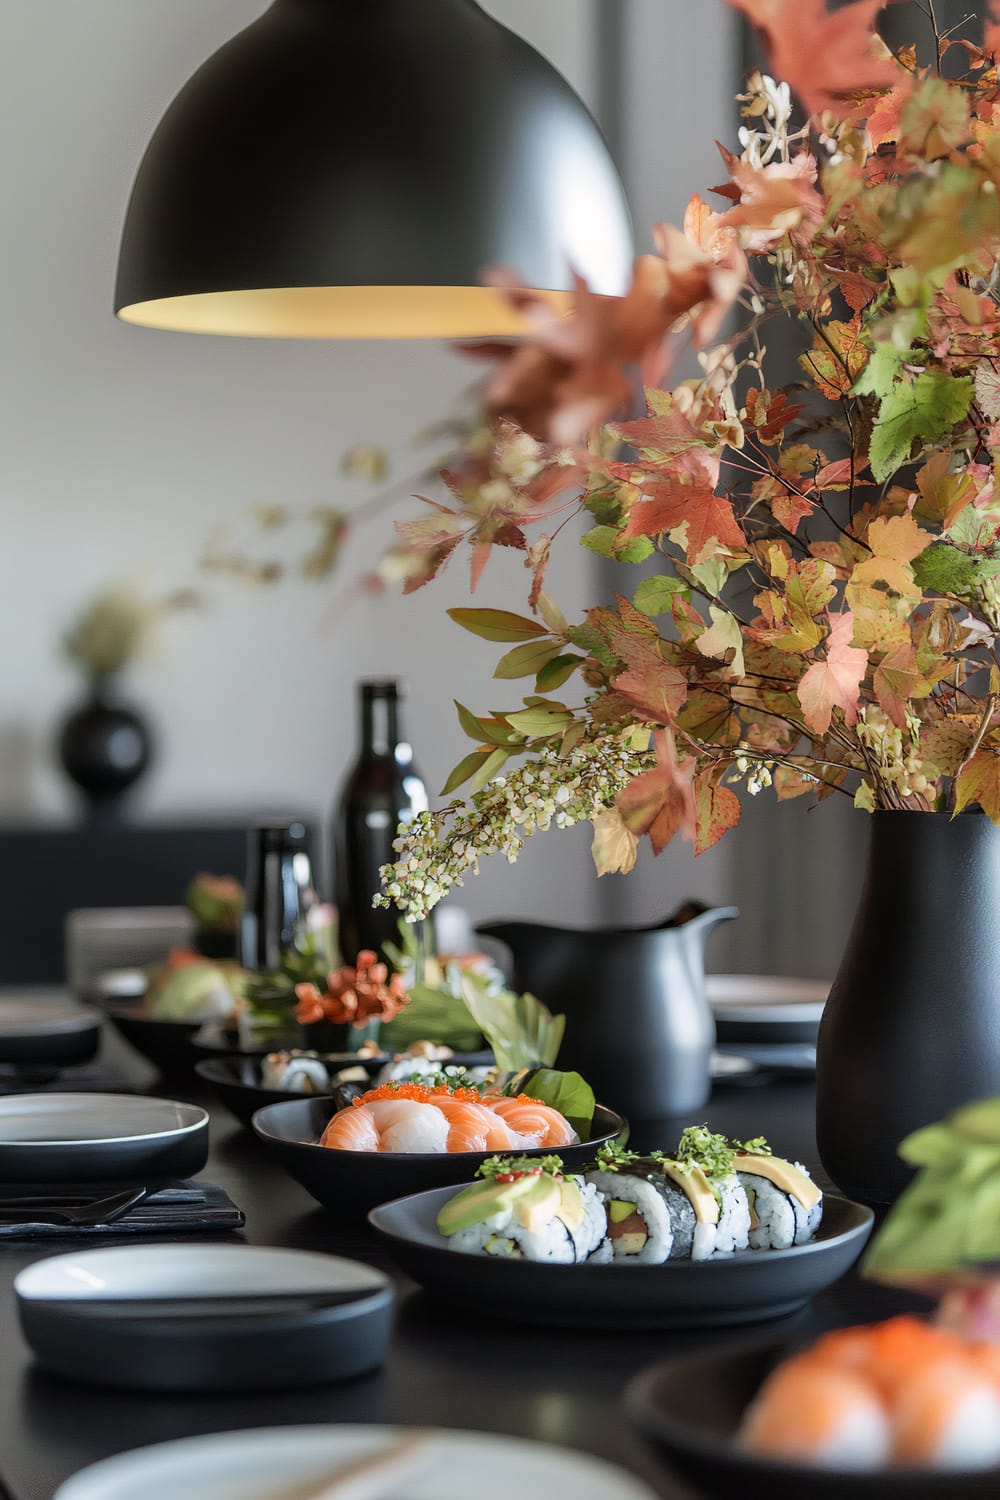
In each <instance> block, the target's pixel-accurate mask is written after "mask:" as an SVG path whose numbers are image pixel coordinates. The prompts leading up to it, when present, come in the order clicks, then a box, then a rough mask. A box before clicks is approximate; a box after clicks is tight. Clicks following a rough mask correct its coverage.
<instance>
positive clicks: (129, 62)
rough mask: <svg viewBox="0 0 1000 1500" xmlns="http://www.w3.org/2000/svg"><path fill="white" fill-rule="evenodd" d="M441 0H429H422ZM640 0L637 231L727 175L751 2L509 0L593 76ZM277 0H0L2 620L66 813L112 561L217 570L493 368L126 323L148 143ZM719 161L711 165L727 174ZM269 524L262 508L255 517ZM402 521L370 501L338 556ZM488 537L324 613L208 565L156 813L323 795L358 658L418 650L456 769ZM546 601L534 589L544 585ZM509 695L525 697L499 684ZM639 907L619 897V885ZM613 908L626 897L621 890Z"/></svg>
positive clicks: (486, 897)
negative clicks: (368, 515) (607, 36)
mask: <svg viewBox="0 0 1000 1500" xmlns="http://www.w3.org/2000/svg"><path fill="white" fill-rule="evenodd" d="M415 3H416V0H415ZM597 5H604V6H607V5H614V6H616V7H618V9H619V12H620V14H621V17H622V19H623V22H624V23H625V64H626V68H627V74H626V79H625V87H624V89H623V94H624V97H625V100H626V105H627V109H626V118H625V121H624V127H625V128H624V143H625V146H626V150H627V176H628V177H629V179H630V186H631V188H632V191H633V193H634V199H635V204H636V223H637V229H638V231H639V234H638V237H639V240H640V244H641V245H643V246H645V244H646V242H647V240H648V231H647V226H648V223H649V222H651V221H652V219H653V218H655V217H672V218H676V217H677V216H678V215H679V214H680V213H681V212H682V211H683V205H684V202H685V201H686V198H687V196H688V195H689V193H690V192H691V191H692V190H693V189H694V188H695V187H699V186H704V185H706V184H707V183H710V182H712V181H715V180H716V177H717V176H718V173H717V170H716V161H715V155H714V149H713V148H712V147H711V140H712V137H713V136H714V135H720V136H731V135H732V129H731V128H730V124H729V120H730V115H729V110H730V107H731V106H730V105H729V103H728V101H729V99H730V95H731V92H732V88H731V79H732V72H733V66H732V58H731V54H730V53H728V52H727V50H726V41H725V38H726V37H727V36H728V35H729V34H730V32H731V26H732V18H731V15H730V13H728V12H726V11H725V10H724V8H723V7H722V5H721V4H719V3H718V0H711V3H709V4H706V5H704V6H694V5H691V4H689V3H688V0H490V3H487V5H486V8H487V9H489V10H490V11H492V12H494V13H495V14H496V15H497V16H498V17H499V18H500V19H501V20H504V21H506V22H508V23H509V24H511V25H512V27H513V28H514V29H515V30H517V31H519V32H521V33H522V34H523V35H525V36H526V37H527V38H528V39H529V40H531V41H532V42H533V43H534V44H535V45H536V46H538V47H539V48H540V50H542V51H543V52H544V53H546V54H547V55H548V56H550V57H551V58H552V59H553V61H555V62H556V64H557V66H559V67H560V68H561V70H562V71H563V72H565V73H566V74H567V76H568V77H569V78H570V80H571V81H572V82H573V83H574V84H575V85H576V86H577V87H578V88H579V89H580V91H581V92H582V93H583V94H584V96H585V97H588V98H593V97H594V96H595V93H596V92H598V91H597V90H596V81H597V72H596V68H597V65H598V62H599V59H598V58H597V55H596V54H597V51H598V49H597V46H596V45H595V37H596V31H595V26H594V20H595V15H596V11H595V6H597ZM262 9H263V4H262V0H3V4H2V6H0V182H2V184H3V189H4V199H5V205H6V212H5V214H4V232H3V234H2V236H0V297H2V299H3V303H4V306H3V328H4V335H5V337H4V347H3V356H2V359H0V412H2V427H0V508H2V512H3V537H4V550H3V576H4V583H3V587H2V588H0V631H2V639H3V641H4V651H3V668H2V691H0V751H6V755H5V756H4V769H3V771H2V773H0V810H2V812H3V813H4V815H5V816H7V817H11V816H13V815H14V814H16V813H18V812H25V811H28V810H33V811H35V812H40V813H45V814H51V815H53V816H60V815H64V814H67V813H68V812H70V811H71V810H72V808H73V806H74V804H73V801H72V798H71V796H70V792H69V789H68V788H67V786H66V784H65V782H64V780H63V778H62V775H61V773H60V772H59V770H58V768H57V767H56V765H55V764H54V759H53V756H52V752H51V745H52V739H53V734H54V732H55V729H56V726H57V724H58V721H59V719H60V716H61V715H62V714H63V713H64V712H65V710H66V709H67V707H68V706H70V705H71V704H72V703H73V701H74V699H75V698H76V697H77V696H78V683H77V679H76V678H75V676H74V674H73V672H72V670H71V669H70V668H69V667H68V666H67V665H66V664H65V663H64V662H63V661H61V660H60V657H59V651H58V637H59V633H60V630H61V629H62V628H63V626H64V625H65V623H66V622H67V620H68V619H69V618H70V617H71V616H72V615H73V614H74V613H75V611H76V610H77V609H78V608H79V606H80V605H81V604H82V603H83V602H85V601H86V600H87V599H88V598H89V597H90V596H92V595H93V594H94V593H95V592H96V591H98V590H99V589H101V588H102V587H104V586H105V585H106V584H107V583H109V582H111V581H114V580H117V579H119V578H121V577H122V576H124V575H128V574H131V573H137V574H141V576H142V577H143V578H144V580H145V581H146V582H147V583H148V585H149V586H150V587H151V588H155V589H162V590H167V589H171V588H174V587H177V586H179V585H186V584H189V583H192V582H195V583H197V582H198V581H199V580H198V577H197V562H198V557H199V553H200V550H201V548H202V546H203V544H204V542H205V539H206V537H207V535H208V534H209V532H210V530H211V529H212V528H213V527H214V526H216V525H235V526H237V527H239V525H240V523H241V522H243V520H244V518H245V517H246V516H247V514H248V511H249V509H250V507H251V506H252V505H253V504H254V503H256V502H259V501H283V502H287V503H289V504H291V505H297V506H304V505H307V504H309V503H310V502H316V501H322V502H333V503H336V504H345V503H351V502H353V501H356V500H360V499H361V498H362V497H363V494H364V492H363V490H362V489H361V488H360V487H359V486H358V485H357V484H355V483H350V482H348V481H345V480H344V479H343V478H342V477H341V476H340V475H339V473H338V461H339V458H340V455H341V454H342V452H343V451H344V450H345V449H346V448H347V447H349V446H350V445H351V444H353V443H355V442H357V441H359V440H362V439H371V440H376V441H379V442H383V443H386V444H387V445H388V446H389V447H390V448H391V449H392V450H393V451H394V453H395V454H396V456H397V460H398V462H397V473H399V474H402V473H405V472H406V466H407V462H408V454H407V440H408V437H409V435H410V434H411V433H413V432H414V431H416V430H418V429H419V428H420V427H421V426H422V425H423V424H424V423H425V422H427V421H429V420H431V419H434V418H437V417H439V416H440V415H441V414H442V413H443V412H444V411H445V410H446V409H447V407H448V405H449V402H450V400H451V398H452V396H453V394H454V393H455V392H456V391H457V390H458V389H459V388H460V387H461V386H462V385H463V384H464V383H465V382H466V381H467V380H468V379H469V378H470V377H471V376H472V374H473V373H474V372H473V370H472V368H471V367H469V366H468V365H466V364H463V363H462V362H461V361H460V360H458V359H456V357H455V356H453V355H452V354H451V353H449V352H448V351H446V350H444V349H441V348H438V347H436V346H432V345H425V344H384V343H371V344H362V343H357V344H352V343H348V344H343V343H341V344H338V343H331V344H310V343H288V342H267V341H240V340H225V339H211V338H197V337H189V336H185V335H173V334H165V333H160V332H153V331H148V330H141V329H135V328H129V327H126V326H125V325H122V324H120V323H118V322H117V321H116V320H115V318H114V317H113V316H112V313H111V296H112V286H113V276H114V267H115V258H116V252H117V238H118V233H119V228H120V224H121V219H122V214H123V211H124V205H125V202H126V198H127V195H128V191H129V187H130V184H131V181H132V177H133V174H134V171H135V168H136V165H137V163H138V160H139V158H140V156H141V153H142V150H143V148H144V146H145V143H146V141H147V139H148V137H149V135H150V133H151V132H152V130H153V128H154V126H155V124H156V122H157V120H158V119H159V117H160V115H161V113H162V111H163V109H164V108H165V106H166V105H167V103H168V102H169V101H170V99H171V98H172V97H173V95H174V94H175V92H176V91H177V89H178V88H179V87H180V85H181V84H182V83H183V81H184V80H185V79H186V78H187V77H188V75H189V74H190V73H191V72H192V71H193V69H194V68H195V67H196V66H197V65H198V63H199V62H200V61H201V60H202V59H203V58H204V57H206V56H207V55H208V54H209V53H210V52H211V51H212V50H213V49H214V48H215V47H216V46H218V45H219V44H221V43H222V42H223V41H224V40H225V39H226V38H227V37H228V36H230V35H232V34H233V33H234V32H235V31H236V30H238V29H239V28H240V27H241V26H242V25H245V24H246V23H247V22H249V21H250V20H252V19H253V18H254V17H255V16H256V15H257V14H259V13H260V11H261V10H262ZM713 174H715V175H713ZM247 534H248V528H247V527H246V525H245V524H244V525H243V527H242V531H240V532H239V533H238V535H239V536H241V537H242V538H243V539H246V537H247ZM387 535H388V522H387V520H386V519H385V518H384V517H383V518H382V519H381V520H380V521H379V522H378V523H377V524H372V525H370V526H365V527H361V528H360V529H359V531H358V533H357V536H356V538H355V540H354V542H353V543H352V545H351V547H350V548H349V551H348V554H347V556H346V558H345V562H344V568H343V572H342V575H341V576H342V578H344V579H347V578H350V577H351V576H352V575H353V574H354V573H356V572H357V571H359V570H362V569H364V568H365V567H367V566H368V565H369V564H370V563H371V561H372V560H373V559H374V558H375V556H376V555H377V554H378V552H379V550H380V548H381V546H382V545H383V543H384V541H385V539H386V537H387ZM525 579H526V575H525V574H524V573H523V572H522V570H521V567H520V564H519V562H518V560H517V559H516V558H515V557H510V556H508V557H501V558H500V559H498V560H497V561H496V562H491V564H490V567H489V569H488V570H487V574H486V577H485V580H484V583H483V585H482V588H481V597H482V602H484V603H504V604H506V603H509V595H505V593H504V589H505V587H506V583H505V581H506V582H509V583H510V584H512V586H513V587H514V588H515V589H517V590H520V589H521V588H522V584H523V582H524V580H525ZM466 583H467V575H466V573H465V571H464V563H458V564H456V565H455V566H454V568H453V570H452V572H451V576H450V578H448V579H447V580H446V582H445V583H444V584H443V586H437V587H433V588H431V589H430V590H427V591H425V592H424V593H421V594H418V595H416V596H414V597H413V598H411V599H409V600H405V601H404V600H398V599H382V600H378V601H366V602H362V603H360V604H358V605H356V606H355V607H354V609H353V610H352V611H351V613H350V614H349V615H348V616H347V617H346V618H345V619H344V620H342V621H341V623H340V624H339V625H337V626H336V627H335V628H332V629H330V628H324V626H323V623H322V622H323V616H324V609H325V601H326V600H327V599H328V598H329V594H328V593H320V592H318V591H316V590H315V589H311V588H309V587H308V586H306V585H304V584H301V583H295V584H291V583H290V584H287V585H283V586H281V587H279V588H278V589H276V590H275V591H273V592H270V593H262V592H258V593H248V592H247V591H245V590H244V589H241V588H240V587H239V586H238V585H236V584H233V583H225V584H223V585H222V586H216V585H214V584H209V585H208V586H209V588H210V591H211V593H212V594H213V596H214V597H213V600H212V602H211V604H210V606H209V608H207V609H206V611H205V612H204V613H203V614H200V615H194V616H190V617H181V618H178V619H176V620H174V621H173V622H172V623H171V624H170V625H169V626H168V627H167V630H166V631H165V632H164V638H163V647H162V651H161V654H160V656H159V658H158V659H157V660H154V661H150V662H146V663H143V664H142V665H141V667H137V668H136V669H135V670H134V671H132V672H131V673H130V674H129V676H128V680H127V684H126V685H127V689H128V694H129V696H130V698H131V699H132V700H133V701H134V702H135V703H136V704H137V705H139V706H141V708H142V709H143V710H144V711H146V712H147V713H148V716H149V718H150V720H151V722H152V723H153V724H154V726H155V730H156V735H157V740H158V746H159V754H158V759H157V764H156V766H155V768H154V769H153V770H151V772H150V774H149V776H148V778H147V780H146V781H145V783H144V784H143V785H142V787H141V789H139V790H138V791H137V793H136V798H135V804H134V808H135V813H136V815H137V816H145V815H149V816H153V815H157V816H158V815H164V816H167V815H169V814H171V813H175V812H179V811H187V812H190V811H195V810H200V811H204V812H206V813H210V812H214V813H219V814H226V813H229V812H231V811H233V810H236V809H239V810H253V809H259V810H264V809H265V808H270V807H278V806H283V807H290V806H296V807H302V808H303V809H305V810H307V811H319V810H323V809H325V808H326V807H327V806H328V805H329V803H330V801H331V799H332V796H333V793H334V790H335V788H336V785H337V782H338V780H339V777H340V775H341V774H342V771H343V769H344V767H345V765H346V763H347V761H348V759H349V757H350V754H351V746H352V741H353V720H354V706H353V703H352V701H351V684H352V682H353V680H354V679H355V678H357V677H359V676H362V675H365V674H372V673H377V674H384V673H398V674H399V675H401V676H402V677H404V678H406V679H407V680H408V682H409V684H410V703H409V709H408V724H409V728H410V731H411V737H412V739H413V741H414V743H415V745H416V747H417V752H418V759H419V763H420V765H421V767H422V768H423V769H424V771H425V774H426V776H427V779H428V781H429V782H430V783H431V785H432V787H433V788H436V787H437V786H439V785H440V784H441V781H442V780H443V777H444V775H445V774H446V772H447V770H448V768H449V767H450V766H451V764H453V762H454V761H455V760H456V759H457V758H458V756H459V755H460V754H461V753H464V749H465V748H466V744H465V741H464V739H463V736H462V734H461V732H460V730H459V729H458V727H457V725H456V724H455V722H454V717H453V714H452V712H451V708H450V702H451V699H452V698H453V697H459V698H462V699H464V700H465V701H468V702H470V703H471V704H473V705H478V706H480V707H483V708H485V707H487V706H497V694H496V693H494V692H493V691H492V690H491V688H490V687H489V673H490V671H491V669H492V664H493V661H494V659H495V654H494V652H493V650H492V648H491V647H490V646H488V645H487V644H485V643H482V642H477V641H476V640H474V639H473V638H471V637H469V636H466V635H465V634H464V633H463V632H460V631H458V630H457V629H455V628H454V627H450V626H448V625H447V623H446V622H445V621H444V618H443V612H444V609H445V607H446V606H448V605H450V604H454V603H459V602H466V601H465V593H466ZM551 587H552V591H553V592H554V593H555V594H556V595H557V597H558V598H559V599H560V602H562V604H563V605H564V607H565V608H566V610H567V612H569V613H573V612H576V611H578V610H579V608H580V607H581V606H582V605H584V604H587V603H592V602H594V600H593V598H592V593H593V583H592V580H591V578H590V576H589V574H588V571H587V567H586V562H585V560H582V559H581V555H580V553H579V552H578V551H577V550H576V549H575V548H574V547H572V546H571V547H570V548H568V549H567V551H566V552H565V553H564V554H563V555H562V557H561V558H560V561H559V563H558V565H557V566H556V568H555V570H554V572H553V574H552V585H551ZM520 597H522V598H523V594H522V595H521V596H520ZM500 696H501V697H502V698H503V699H504V702H506V700H507V696H509V695H505V694H501V695H500ZM727 869H728V865H727V863H726V861H725V858H724V857H721V856H716V855H712V856H709V857H708V858H707V859H705V860H703V861H699V863H698V866H697V867H695V868H692V867H691V865H690V862H689V861H688V860H686V859H685V858H684V857H683V856H682V855H680V854H677V855H675V854H674V853H670V854H669V855H667V856H665V857H664V859H662V860H660V861H658V862H657V865H656V868H655V872H654V874H653V875H652V877H651V878H650V879H648V880H637V881H633V880H632V879H630V880H629V881H628V882H624V881H619V882H618V884H617V888H615V886H614V882H613V878H611V877H609V878H608V879H606V880H605V881H603V882H602V883H601V886H600V887H598V886H597V883H596V880H595V878H594V876H593V874H592V870H591V867H590V863H589V855H588V852H587V837H586V833H585V832H584V831H579V832H577V833H574V834H572V835H556V836H550V837H549V838H548V839H547V840H542V839H540V840H537V841H536V847H534V848H533V849H531V850H530V851H529V852H528V853H527V854H526V855H525V856H524V859H523V862H522V864H521V865H519V867H518V869H517V871H509V870H508V869H507V868H506V867H505V866H501V867H499V868H497V869H494V870H491V871H489V872H488V873H487V874H486V875H485V876H484V877H483V878H482V879H481V881H480V882H478V883H476V884H475V885H473V886H470V887H469V888H468V896H469V900H468V904H469V905H470V906H472V907H473V908H474V909H475V910H477V911H480V912H493V913H494V914H496V913H498V912H500V911H501V910H503V911H505V912H509V913H530V912H533V911H534V912H544V913H545V914H547V915H549V916H551V917H553V918H558V919H574V918H575V919H577V920H586V919H587V917H588V915H593V914H594V913H596V912H597V911H598V910H599V909H601V907H602V905H606V904H607V903H608V902H609V901H610V900H611V897H610V896H609V887H611V888H612V890H615V889H617V896H618V904H619V905H622V904H624V905H625V906H626V907H627V909H628V911H629V912H630V913H631V915H632V916H634V917H645V916H647V915H649V916H654V915H661V914H662V913H663V911H664V910H665V909H666V907H667V906H669V905H672V904H675V902H676V901H679V900H681V899H683V897H684V896H686V895H688V894H689V893H692V892H694V893H697V894H701V895H705V896H707V897H709V898H710V899H711V898H713V897H714V896H716V895H718V894H725V893H726V892H725V890H724V887H725V884H726V878H727V877H726V871H727ZM613 904H614V903H613ZM609 909H610V908H609Z"/></svg>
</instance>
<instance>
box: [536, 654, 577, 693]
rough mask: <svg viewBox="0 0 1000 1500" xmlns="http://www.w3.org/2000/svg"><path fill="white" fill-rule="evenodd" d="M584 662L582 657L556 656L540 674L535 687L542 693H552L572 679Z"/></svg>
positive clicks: (546, 664)
mask: <svg viewBox="0 0 1000 1500" xmlns="http://www.w3.org/2000/svg"><path fill="white" fill-rule="evenodd" d="M583 660H584V657H582V656H555V657H553V658H552V660H551V661H549V662H546V663H545V666H544V667H543V668H542V670H541V671H540V672H539V674H538V678H537V681H536V682H535V686H536V688H537V689H538V691H539V692H540V693H550V692H551V691H552V689H553V688H557V687H562V685H563V683H564V682H565V681H566V679H567V678H568V677H572V675H573V673H574V672H575V671H576V669H577V667H578V666H579V665H580V663H581V662H582V661H583Z"/></svg>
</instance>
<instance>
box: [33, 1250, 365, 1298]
mask: <svg viewBox="0 0 1000 1500" xmlns="http://www.w3.org/2000/svg"><path fill="white" fill-rule="evenodd" d="M384 1283H385V1278H384V1276H382V1275H380V1274H379V1272H377V1271H373V1270H371V1268H370V1267H368V1266H366V1265H363V1264H362V1263H361V1262H360V1261H355V1260H344V1259H341V1258H338V1257H337V1256H333V1255H320V1254H318V1253H316V1252H314V1251H307V1250H278V1249H271V1248H267V1247H265V1246H260V1245H117V1246H115V1247H114V1248H108V1249H100V1250H79V1251H73V1252H72V1253H71V1254H69V1255H52V1256H49V1257H48V1258H47V1259H46V1260H39V1261H36V1262H35V1263H34V1265H31V1266H28V1267H26V1269H25V1270H23V1271H20V1272H19V1273H18V1274H17V1276H15V1278H14V1292H15V1294H16V1295H17V1296H18V1297H21V1298H24V1299H26V1300H28V1301H32V1300H35V1301H38V1300H40V1301H52V1300H58V1301H70V1302H88V1303H91V1304H95V1306H93V1307H92V1311H94V1313H95V1315H96V1314H97V1313H99V1311H100V1308H99V1306H96V1304H99V1303H101V1302H102V1301H108V1300H111V1301H115V1302H118V1301H121V1300H122V1299H139V1300H144V1299H147V1300H148V1299H149V1298H151V1297H155V1298H162V1297H171V1298H173V1297H211V1298H213V1299H224V1298H227V1297H229V1298H233V1297H235V1298H242V1297H266V1296H269V1295H272V1294H273V1295H275V1296H277V1295H286V1294H287V1295H288V1296H299V1295H303V1296H304V1295H310V1294H320V1293H323V1292H333V1291H336V1292H340V1291H346V1290H351V1289H353V1288H358V1289H359V1290H361V1289H365V1288H374V1287H380V1286H382V1285H384Z"/></svg>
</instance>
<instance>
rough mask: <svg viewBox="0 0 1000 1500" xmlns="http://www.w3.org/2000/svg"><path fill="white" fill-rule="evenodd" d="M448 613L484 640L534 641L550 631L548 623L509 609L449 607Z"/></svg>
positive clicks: (463, 627)
mask: <svg viewBox="0 0 1000 1500" xmlns="http://www.w3.org/2000/svg"><path fill="white" fill-rule="evenodd" d="M448 614H449V615H450V617H451V618H452V619H453V620H454V621H455V624H456V625H461V626H462V629H463V630H471V632H472V634H473V635H478V636H481V637H482V639H483V640H484V641H533V640H535V639H536V638H537V637H538V636H540V635H545V634H546V633H547V631H548V627H547V626H546V625H543V624H540V623H539V622H538V621H537V620H529V619H528V618H527V617H526V616H525V615H515V614H512V613H511V611H510V610H509V609H449V610H448Z"/></svg>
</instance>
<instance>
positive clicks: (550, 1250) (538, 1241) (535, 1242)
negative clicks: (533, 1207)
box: [448, 1207, 578, 1265]
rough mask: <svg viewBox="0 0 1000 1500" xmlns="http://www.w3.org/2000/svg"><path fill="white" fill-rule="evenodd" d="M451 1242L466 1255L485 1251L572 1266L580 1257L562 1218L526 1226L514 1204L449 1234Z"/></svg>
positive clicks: (491, 1253) (453, 1248) (454, 1247)
mask: <svg viewBox="0 0 1000 1500" xmlns="http://www.w3.org/2000/svg"><path fill="white" fill-rule="evenodd" d="M448 1244H449V1246H450V1247H451V1249H452V1250H461V1251H464V1252H465V1253H466V1254H469V1253H472V1254H477V1253H479V1252H485V1253H486V1254H487V1255H495V1256H502V1257H509V1258H512V1259H518V1260H534V1261H543V1262H548V1263H549V1264H551V1265H573V1264H575V1262H576V1260H577V1259H578V1257H577V1251H576V1245H575V1244H574V1241H573V1236H572V1234H571V1233H570V1231H569V1229H567V1227H566V1225H565V1224H564V1223H563V1221H562V1219H559V1218H552V1219H550V1220H549V1222H548V1223H547V1224H546V1225H545V1226H544V1228H542V1229H535V1230H531V1229H525V1227H524V1225H523V1224H521V1223H520V1222H519V1221H518V1218H517V1213H516V1211H515V1208H513V1207H512V1208H505V1209H503V1210H502V1211H501V1212H500V1213H497V1214H493V1215H492V1217H491V1218H489V1219H484V1220H483V1221H482V1223H481V1224H472V1225H470V1226H469V1228H468V1229H460V1230H459V1231H458V1233H457V1234H452V1235H449V1237H448Z"/></svg>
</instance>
